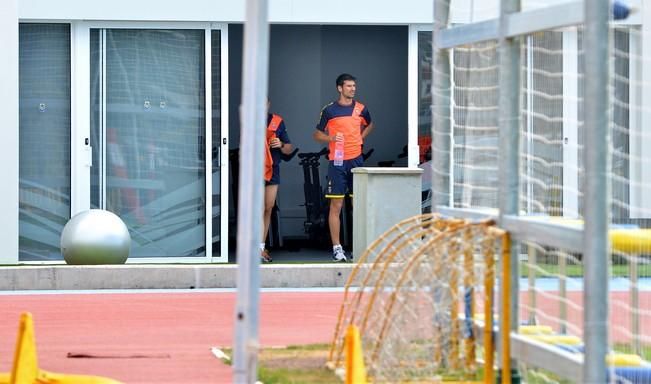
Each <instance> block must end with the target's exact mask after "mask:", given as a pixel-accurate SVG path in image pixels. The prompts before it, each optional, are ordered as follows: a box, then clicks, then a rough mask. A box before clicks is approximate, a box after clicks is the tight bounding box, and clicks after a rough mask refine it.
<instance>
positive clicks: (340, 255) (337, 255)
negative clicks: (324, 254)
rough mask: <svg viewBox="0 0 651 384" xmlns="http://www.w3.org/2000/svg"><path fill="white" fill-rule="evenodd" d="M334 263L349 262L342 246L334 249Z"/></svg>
mask: <svg viewBox="0 0 651 384" xmlns="http://www.w3.org/2000/svg"><path fill="white" fill-rule="evenodd" d="M332 261H334V262H335V263H345V262H347V261H348V259H347V258H346V253H344V249H343V248H341V246H338V247H337V246H335V247H334V248H332Z"/></svg>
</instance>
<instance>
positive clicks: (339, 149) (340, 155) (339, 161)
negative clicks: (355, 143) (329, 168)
mask: <svg viewBox="0 0 651 384" xmlns="http://www.w3.org/2000/svg"><path fill="white" fill-rule="evenodd" d="M337 137H341V141H335V158H334V164H335V165H336V166H337V167H340V166H342V165H344V140H343V139H344V137H343V135H341V134H340V133H337Z"/></svg>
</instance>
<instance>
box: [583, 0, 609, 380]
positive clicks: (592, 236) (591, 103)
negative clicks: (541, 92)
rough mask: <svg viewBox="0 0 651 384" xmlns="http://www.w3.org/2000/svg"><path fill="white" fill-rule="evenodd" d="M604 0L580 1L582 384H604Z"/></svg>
mask: <svg viewBox="0 0 651 384" xmlns="http://www.w3.org/2000/svg"><path fill="white" fill-rule="evenodd" d="M609 6H610V1H608V0H591V1H585V2H584V11H585V32H584V44H585V45H584V47H585V48H584V50H585V53H584V55H585V95H586V97H585V100H584V113H585V116H584V122H585V124H584V126H585V127H586V129H585V139H584V149H583V156H584V164H585V186H584V187H585V190H584V192H585V199H584V201H585V209H584V219H585V225H584V235H583V248H584V252H583V260H584V261H585V275H584V280H585V281H584V284H585V285H584V288H583V303H584V307H585V312H584V319H583V323H584V327H583V328H584V338H585V358H584V365H583V379H584V382H586V383H605V382H606V377H607V376H606V362H605V356H606V352H607V345H608V328H607V324H608V252H609V244H608V223H609V214H608V196H609V191H610V183H609V180H608V170H609V169H608V163H609V157H610V151H609V138H608V135H609V133H608V84H609V81H608V79H609V76H608V73H609V64H608V63H609V45H610V42H609V36H608V17H609Z"/></svg>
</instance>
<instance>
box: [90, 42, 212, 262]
mask: <svg viewBox="0 0 651 384" xmlns="http://www.w3.org/2000/svg"><path fill="white" fill-rule="evenodd" d="M91 37H92V42H93V43H94V44H95V46H94V47H93V49H92V51H91V57H94V59H92V60H91V63H92V68H91V74H92V75H93V76H94V78H93V79H92V80H91V84H92V87H93V92H92V93H91V97H92V109H91V112H92V113H91V115H92V116H94V117H93V118H92V121H93V127H92V130H93V134H92V136H91V138H93V139H94V140H95V141H96V142H95V143H91V145H93V147H94V148H104V149H105V153H102V154H99V155H98V156H99V158H98V161H99V163H100V164H101V162H102V161H104V162H105V165H102V167H100V168H101V169H99V170H95V171H94V173H93V175H92V178H93V184H94V186H95V187H94V188H95V189H96V190H97V191H96V192H94V194H93V195H92V196H93V199H94V200H93V201H94V203H95V204H98V205H99V204H101V203H104V204H105V207H106V209H107V210H109V211H111V212H114V213H116V214H117V215H119V216H120V217H121V218H122V220H124V221H125V223H126V224H127V227H128V228H129V231H130V232H131V237H132V248H131V256H132V257H161V256H203V255H205V236H206V233H205V225H206V217H205V206H206V190H205V167H206V163H205V149H204V148H205V147H204V145H205V137H204V130H205V109H204V108H205V93H204V83H205V73H204V31H203V30H149V29H107V30H97V31H93V33H92V36H91ZM101 84H104V85H103V86H102V85H101ZM102 111H104V112H103V113H104V115H105V116H104V117H103V116H102ZM102 140H103V142H102ZM102 159H104V160H102ZM102 171H104V175H101V173H102ZM102 176H104V180H105V182H104V181H103V179H102Z"/></svg>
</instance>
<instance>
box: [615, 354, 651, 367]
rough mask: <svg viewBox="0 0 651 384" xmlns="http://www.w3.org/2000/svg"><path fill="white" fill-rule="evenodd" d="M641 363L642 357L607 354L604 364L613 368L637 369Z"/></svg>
mask: <svg viewBox="0 0 651 384" xmlns="http://www.w3.org/2000/svg"><path fill="white" fill-rule="evenodd" d="M643 362H644V360H642V357H640V356H638V355H633V354H628V353H609V354H608V355H606V363H607V364H608V365H614V366H615V367H639V366H641V365H642V363H643Z"/></svg>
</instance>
